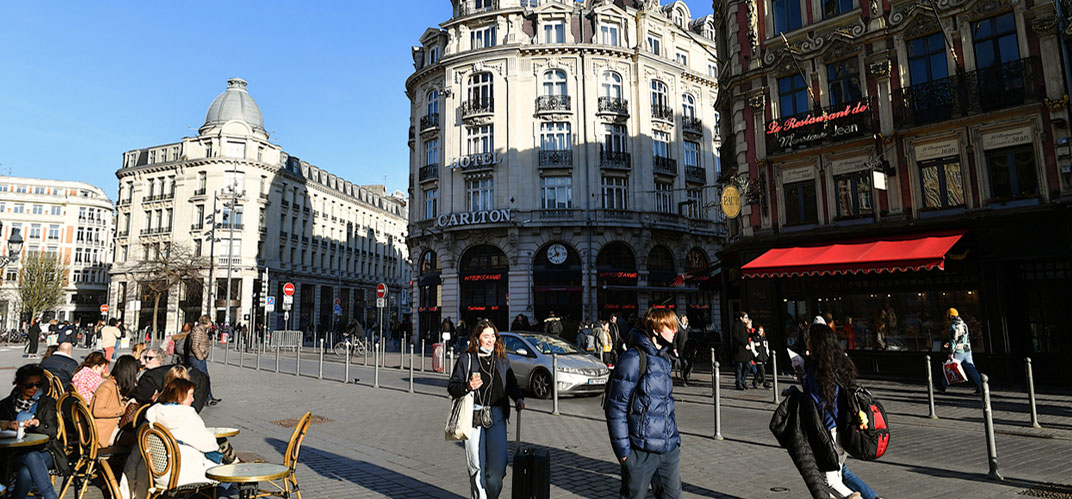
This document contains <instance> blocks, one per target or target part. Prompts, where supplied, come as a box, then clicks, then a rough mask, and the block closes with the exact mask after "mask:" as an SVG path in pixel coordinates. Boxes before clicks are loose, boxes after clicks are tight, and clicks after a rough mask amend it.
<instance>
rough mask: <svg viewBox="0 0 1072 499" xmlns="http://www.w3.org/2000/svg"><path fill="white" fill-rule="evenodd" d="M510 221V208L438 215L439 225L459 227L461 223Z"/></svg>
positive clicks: (437, 221)
mask: <svg viewBox="0 0 1072 499" xmlns="http://www.w3.org/2000/svg"><path fill="white" fill-rule="evenodd" d="M509 221H510V209H509V208H507V209H504V210H484V211H472V212H467V213H451V214H449V215H439V216H438V217H436V226H438V227H444V228H446V227H457V226H461V225H476V224H486V223H493V224H494V223H500V222H509Z"/></svg>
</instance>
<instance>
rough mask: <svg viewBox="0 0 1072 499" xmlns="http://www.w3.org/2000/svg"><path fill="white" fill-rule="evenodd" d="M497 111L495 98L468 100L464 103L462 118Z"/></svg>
mask: <svg viewBox="0 0 1072 499" xmlns="http://www.w3.org/2000/svg"><path fill="white" fill-rule="evenodd" d="M494 112H495V99H492V98H487V99H476V100H467V101H465V102H463V103H462V118H469V117H472V116H477V115H481V114H491V113H494Z"/></svg>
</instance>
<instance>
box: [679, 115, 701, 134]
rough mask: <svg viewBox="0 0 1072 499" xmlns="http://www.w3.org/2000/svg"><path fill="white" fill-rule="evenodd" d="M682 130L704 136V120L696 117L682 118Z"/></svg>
mask: <svg viewBox="0 0 1072 499" xmlns="http://www.w3.org/2000/svg"><path fill="white" fill-rule="evenodd" d="M681 130H682V131H683V132H685V133H691V134H695V135H703V120H701V119H700V118H697V117H695V116H682V117H681Z"/></svg>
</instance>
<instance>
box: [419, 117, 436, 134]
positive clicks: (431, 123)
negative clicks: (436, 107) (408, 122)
mask: <svg viewBox="0 0 1072 499" xmlns="http://www.w3.org/2000/svg"><path fill="white" fill-rule="evenodd" d="M435 128H439V113H430V114H426V115H424V116H422V117H421V131H422V132H423V131H425V130H432V129H435Z"/></svg>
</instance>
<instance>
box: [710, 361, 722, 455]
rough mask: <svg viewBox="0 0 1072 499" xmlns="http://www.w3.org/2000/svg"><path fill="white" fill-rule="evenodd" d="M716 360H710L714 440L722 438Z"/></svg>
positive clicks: (718, 378)
mask: <svg viewBox="0 0 1072 499" xmlns="http://www.w3.org/2000/svg"><path fill="white" fill-rule="evenodd" d="M718 367H719V366H718V361H717V360H712V361H711V388H712V391H713V392H714V395H713V396H714V399H715V400H714V402H715V440H722V386H721V381H722V380H721V378H722V376H721V374H720V373H719V369H718Z"/></svg>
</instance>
